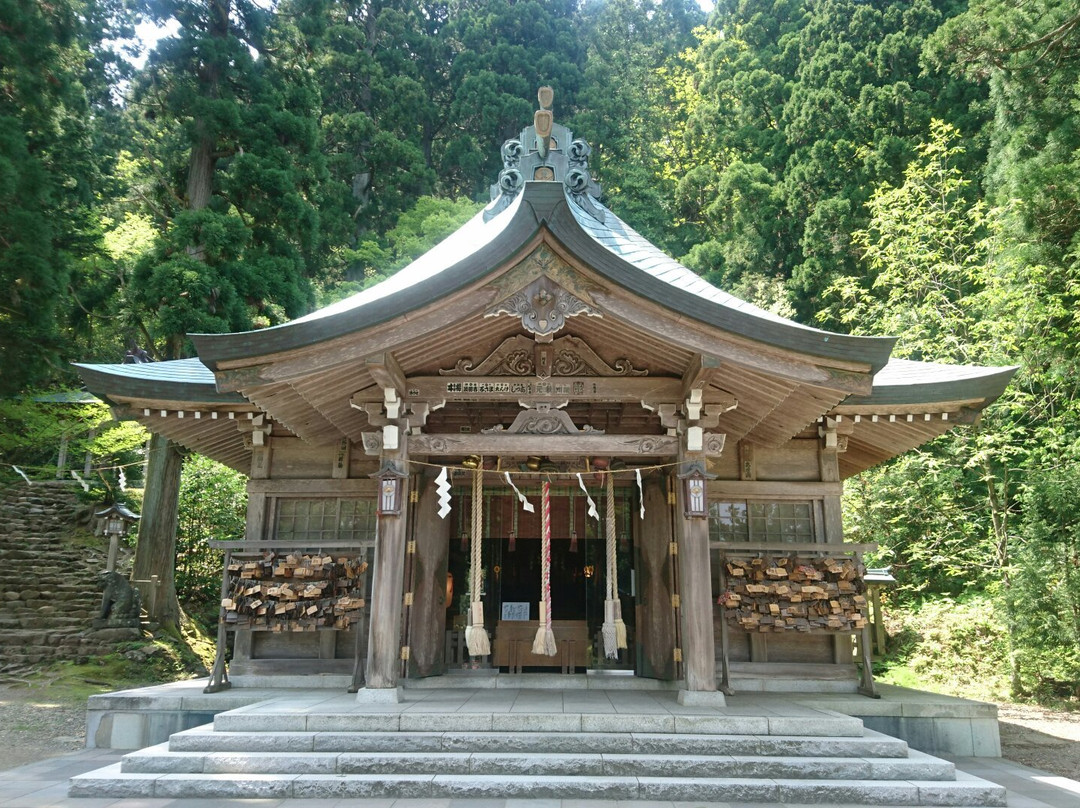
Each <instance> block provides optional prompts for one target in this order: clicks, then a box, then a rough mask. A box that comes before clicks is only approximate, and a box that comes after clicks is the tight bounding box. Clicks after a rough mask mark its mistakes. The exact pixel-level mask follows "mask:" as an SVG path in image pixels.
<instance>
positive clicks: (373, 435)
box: [360, 432, 383, 455]
mask: <svg viewBox="0 0 1080 808" xmlns="http://www.w3.org/2000/svg"><path fill="white" fill-rule="evenodd" d="M360 436H361V437H362V438H363V440H364V454H366V455H379V454H382V447H383V436H382V432H361V433H360Z"/></svg>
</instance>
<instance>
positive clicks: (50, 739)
mask: <svg viewBox="0 0 1080 808" xmlns="http://www.w3.org/2000/svg"><path fill="white" fill-rule="evenodd" d="M85 744H86V703H85V701H84V702H83V703H81V704H78V705H76V704H72V703H70V702H68V703H64V702H61V701H57V700H51V699H50V697H49V690H48V688H28V687H3V686H0V750H3V752H2V753H0V770H3V769H14V768H15V767H16V766H22V765H24V764H26V763H33V762H34V761H36V760H44V759H46V758H51V757H59V756H60V755H67V754H70V753H71V752H77V751H79V750H80V749H82V748H83V746H84V745H85Z"/></svg>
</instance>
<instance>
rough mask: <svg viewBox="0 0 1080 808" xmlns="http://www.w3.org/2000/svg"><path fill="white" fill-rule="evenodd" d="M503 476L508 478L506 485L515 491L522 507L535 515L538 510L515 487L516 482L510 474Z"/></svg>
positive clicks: (505, 473)
mask: <svg viewBox="0 0 1080 808" xmlns="http://www.w3.org/2000/svg"><path fill="white" fill-rule="evenodd" d="M503 476H504V477H506V484H507V485H509V486H510V487H511V488H513V489H514V493H515V494H517V498H518V502H520V503H521V507H522V508H523V509H524V510H525V512H526V513H535V512H536V508H535V507H533V504H532V503H531V502H529V500H527V499H526V498H525V495H524V494H523V493H521V492H520V491H518V487H517V486H516V485H514V481H513V480H512V479H511V478H510V472H508V471H504V472H503Z"/></svg>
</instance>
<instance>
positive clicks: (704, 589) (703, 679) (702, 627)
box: [675, 452, 716, 692]
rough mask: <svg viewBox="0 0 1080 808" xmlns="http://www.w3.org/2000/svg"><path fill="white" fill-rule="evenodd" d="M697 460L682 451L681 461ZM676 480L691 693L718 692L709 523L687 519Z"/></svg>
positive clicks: (683, 496)
mask: <svg viewBox="0 0 1080 808" xmlns="http://www.w3.org/2000/svg"><path fill="white" fill-rule="evenodd" d="M694 459H697V458H696V457H691V456H689V453H682V452H680V455H679V460H680V462H687V461H690V460H694ZM682 482H683V481H682V480H677V481H676V486H675V490H676V497H675V499H676V505H675V509H676V510H675V526H676V532H677V533H678V544H679V584H680V590H681V591H680V606H681V612H682V644H683V648H682V657H683V668H684V670H685V671H686V689H687V690H688V691H691V692H693V691H699V692H715V691H716V640H715V638H714V635H713V609H712V600H713V599H712V573H711V571H710V570H711V568H710V564H709V521H708V520H707V519H700V518H694V519H688V518H687V517H686V515H685V512H686V490H685V486H684V485H683V484H682Z"/></svg>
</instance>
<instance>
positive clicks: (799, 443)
mask: <svg viewBox="0 0 1080 808" xmlns="http://www.w3.org/2000/svg"><path fill="white" fill-rule="evenodd" d="M754 465H755V467H756V472H757V475H756V476H757V479H758V480H762V481H764V480H795V481H800V482H809V481H812V480H818V479H820V466H819V463H818V441H816V440H793V441H789V442H788V443H787V444H785V445H784V446H781V447H779V448H776V449H772V448H769V447H767V446H758V447H756V450H755V452H754Z"/></svg>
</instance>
